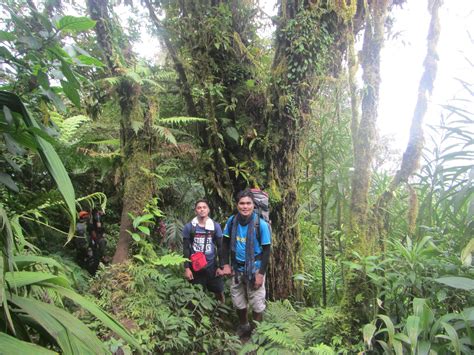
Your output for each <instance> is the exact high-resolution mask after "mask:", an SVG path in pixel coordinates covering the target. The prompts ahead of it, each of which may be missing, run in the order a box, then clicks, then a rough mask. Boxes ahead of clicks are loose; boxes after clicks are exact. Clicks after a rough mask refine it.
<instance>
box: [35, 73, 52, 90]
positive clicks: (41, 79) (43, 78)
mask: <svg viewBox="0 0 474 355" xmlns="http://www.w3.org/2000/svg"><path fill="white" fill-rule="evenodd" d="M37 78H38V83H39V84H40V85H41V86H42V87H43V89H45V90H48V89H49V87H50V85H49V79H48V76H47V75H46V74H45V73H44V72H43V71H42V70H40V71H39V72H38V75H37Z"/></svg>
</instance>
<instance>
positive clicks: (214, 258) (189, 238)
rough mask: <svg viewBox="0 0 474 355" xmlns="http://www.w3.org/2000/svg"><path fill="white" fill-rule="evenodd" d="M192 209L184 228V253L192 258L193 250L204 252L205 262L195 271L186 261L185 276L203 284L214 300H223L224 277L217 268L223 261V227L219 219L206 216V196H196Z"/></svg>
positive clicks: (207, 207)
mask: <svg viewBox="0 0 474 355" xmlns="http://www.w3.org/2000/svg"><path fill="white" fill-rule="evenodd" d="M194 212H195V213H196V217H194V219H193V220H192V221H191V222H189V223H187V224H186V225H185V226H184V228H183V233H182V235H183V255H184V257H185V258H187V259H189V258H191V259H192V256H193V254H196V253H204V256H205V261H204V262H205V263H206V264H207V265H206V266H205V267H204V268H203V269H201V270H198V271H196V270H193V264H192V263H191V262H189V261H187V262H185V263H184V277H185V278H186V279H187V280H189V281H190V282H192V283H193V284H200V285H202V286H203V288H206V289H208V290H209V291H211V292H213V293H214V294H215V296H216V299H217V300H219V301H220V302H224V281H223V280H222V277H221V275H220V274H219V275H217V272H216V270H217V268H218V266H220V267H222V265H220V263H222V262H223V259H222V257H221V256H220V253H221V251H222V229H221V226H220V225H219V223H216V222H214V221H213V220H212V219H211V218H210V217H209V204H208V202H207V201H206V200H203V199H202V200H198V201H197V202H196V204H195V205H194ZM204 256H203V257H204Z"/></svg>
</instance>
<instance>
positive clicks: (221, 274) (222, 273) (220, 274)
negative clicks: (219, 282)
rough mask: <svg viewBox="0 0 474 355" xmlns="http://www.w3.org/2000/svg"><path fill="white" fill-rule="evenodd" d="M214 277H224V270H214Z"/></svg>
mask: <svg viewBox="0 0 474 355" xmlns="http://www.w3.org/2000/svg"><path fill="white" fill-rule="evenodd" d="M216 276H217V277H221V276H224V269H223V268H220V267H218V268H217V270H216Z"/></svg>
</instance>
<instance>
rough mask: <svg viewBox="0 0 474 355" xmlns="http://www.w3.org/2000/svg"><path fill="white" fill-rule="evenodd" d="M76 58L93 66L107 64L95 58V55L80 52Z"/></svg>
mask: <svg viewBox="0 0 474 355" xmlns="http://www.w3.org/2000/svg"><path fill="white" fill-rule="evenodd" d="M76 58H77V59H79V60H80V61H81V63H82V64H85V65H91V66H95V67H103V66H105V64H104V63H102V62H101V61H100V60H99V59H97V58H94V57H90V56H88V55H85V54H80V55H78V56H77V57H76Z"/></svg>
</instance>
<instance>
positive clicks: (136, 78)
mask: <svg viewBox="0 0 474 355" xmlns="http://www.w3.org/2000/svg"><path fill="white" fill-rule="evenodd" d="M125 77H126V78H128V79H130V80H132V81H134V82H135V83H137V84H142V82H143V81H142V78H141V77H140V74H138V73H137V72H136V71H134V70H127V71H126V72H125Z"/></svg>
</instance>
